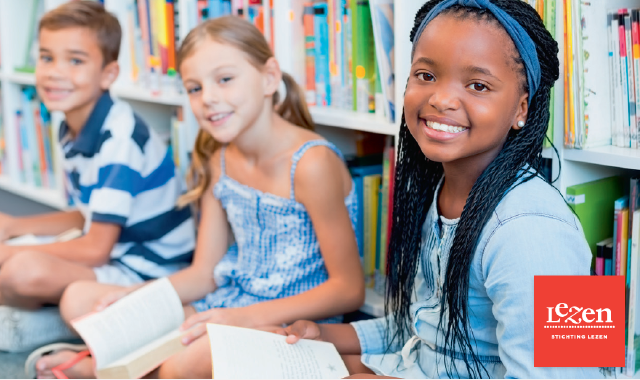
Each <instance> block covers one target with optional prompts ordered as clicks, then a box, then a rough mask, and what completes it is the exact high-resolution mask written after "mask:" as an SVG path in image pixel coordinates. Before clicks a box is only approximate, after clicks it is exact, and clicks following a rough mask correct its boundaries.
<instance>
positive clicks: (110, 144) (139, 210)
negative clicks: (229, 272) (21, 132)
mask: <svg viewBox="0 0 640 380" xmlns="http://www.w3.org/2000/svg"><path fill="white" fill-rule="evenodd" d="M120 39H121V29H120V25H119V23H118V20H117V19H116V18H115V17H114V16H113V15H111V14H110V13H108V12H106V11H105V10H104V8H103V6H102V5H101V4H99V3H97V2H89V1H79V2H75V1H74V2H69V3H66V4H64V5H62V6H60V7H58V8H56V9H54V10H52V11H50V12H48V13H47V14H45V15H44V16H43V18H42V19H41V21H40V25H39V46H40V57H39V60H38V63H37V65H36V88H37V91H38V94H39V96H40V97H41V99H42V101H43V102H44V104H45V105H46V107H47V108H48V109H49V110H51V111H62V112H64V114H65V121H64V122H63V123H62V125H61V126H60V134H59V138H60V144H61V146H62V149H63V153H64V159H63V168H64V172H65V178H66V182H67V183H66V184H67V189H68V191H69V193H70V195H71V196H72V198H73V200H74V203H75V204H76V205H77V207H78V209H79V211H70V212H59V213H54V214H47V215H39V216H34V217H28V218H11V217H9V216H7V215H0V242H1V241H4V240H5V239H7V238H10V237H12V236H18V235H23V234H26V233H32V234H36V235H57V234H60V233H62V232H64V231H67V230H68V229H70V228H73V227H76V228H82V229H83V230H84V235H83V236H82V237H80V238H78V239H75V240H71V241H68V242H61V243H52V244H46V245H40V246H36V247H31V248H30V249H28V250H27V249H26V247H11V246H6V245H2V244H0V305H7V306H15V307H19V308H29V309H34V308H39V307H41V306H43V305H47V304H57V303H58V302H59V300H60V297H61V295H62V292H63V291H64V289H65V287H66V286H67V285H69V284H70V283H72V282H74V281H78V280H89V281H97V282H100V283H104V284H113V285H121V286H128V285H133V284H136V283H140V282H143V281H146V280H149V279H152V278H156V277H162V276H166V275H168V274H170V273H172V272H174V271H176V270H178V269H181V268H183V267H185V266H187V265H188V264H189V262H190V261H191V256H192V253H193V249H194V246H195V229H194V225H193V220H192V218H191V213H190V211H189V209H188V208H185V209H177V208H176V207H175V204H176V200H177V198H178V196H179V195H180V193H181V190H182V186H181V180H180V177H179V176H177V175H176V169H175V166H174V163H173V161H172V159H171V156H170V154H168V152H167V147H166V146H165V145H164V144H163V142H162V141H161V140H160V139H159V137H158V136H157V135H156V134H155V133H154V132H153V131H152V130H151V129H149V128H148V127H147V126H146V125H145V124H144V122H143V121H142V120H141V119H140V118H138V116H137V115H135V114H134V113H133V111H132V110H131V108H130V107H129V105H128V104H126V103H122V102H114V101H113V100H112V99H111V97H110V96H109V92H108V89H109V86H110V85H111V84H112V83H113V82H114V81H115V79H116V78H117V76H118V72H119V67H118V62H117V59H118V53H119V48H120ZM7 306H0V322H3V321H5V320H8V319H10V318H9V315H11V316H12V318H13V320H15V319H16V318H15V315H16V314H15V313H16V312H18V311H19V309H15V308H10V307H7ZM19 312H21V313H22V315H23V319H22V322H24V321H28V320H37V317H36V316H37V314H34V312H31V314H30V313H29V312H26V311H19ZM35 313H37V312H35ZM18 320H20V318H18ZM24 323H26V324H28V322H24ZM2 325H3V324H2V323H0V326H2ZM4 325H10V324H6V323H5V324H4ZM14 325H15V324H14ZM4 329H6V327H0V350H17V349H18V348H16V345H18V346H20V348H22V349H28V348H29V347H31V346H37V345H40V344H43V343H46V341H52V340H56V339H60V336H53V335H52V334H53V331H52V330H55V328H46V329H44V327H43V328H42V329H44V331H42V332H41V333H39V334H36V333H35V332H34V331H33V330H31V332H30V333H29V335H30V336H32V338H33V339H34V340H35V341H29V340H30V339H28V338H27V339H25V336H24V335H23V336H22V338H21V339H18V338H16V337H17V335H16V334H18V333H17V332H16V331H15V330H16V329H19V328H18V327H15V326H14V327H12V328H11V329H12V330H11V331H3V330H4ZM38 330H40V329H38ZM60 330H64V331H65V333H66V331H67V330H66V329H65V328H63V327H60ZM47 334H48V335H47ZM60 334H62V331H61V332H60ZM18 335H19V334H18ZM36 335H39V336H36ZM3 336H5V338H2V337H3ZM16 340H19V341H16ZM25 340H26V341H25Z"/></svg>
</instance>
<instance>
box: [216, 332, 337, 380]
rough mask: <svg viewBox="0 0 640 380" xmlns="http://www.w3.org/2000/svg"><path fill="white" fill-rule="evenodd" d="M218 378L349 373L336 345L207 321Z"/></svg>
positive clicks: (316, 376)
mask: <svg viewBox="0 0 640 380" xmlns="http://www.w3.org/2000/svg"><path fill="white" fill-rule="evenodd" d="M207 331H208V333H209V341H210V344H211V358H212V363H213V377H214V378H215V379H337V378H342V377H345V376H349V371H347V367H345V365H344V363H343V362H342V359H341V358H340V354H338V351H337V350H336V348H335V346H334V345H333V344H331V343H327V342H318V341H313V340H304V339H303V340H300V341H299V342H298V343H296V344H289V343H287V342H285V339H286V337H285V336H282V335H276V334H272V333H268V332H265V331H259V330H251V329H245V328H241V327H233V326H223V325H214V324H207Z"/></svg>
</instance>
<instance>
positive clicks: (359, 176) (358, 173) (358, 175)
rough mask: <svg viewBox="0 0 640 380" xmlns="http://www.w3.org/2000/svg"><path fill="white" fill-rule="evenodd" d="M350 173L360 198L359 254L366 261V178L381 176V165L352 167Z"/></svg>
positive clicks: (357, 230) (357, 231)
mask: <svg viewBox="0 0 640 380" xmlns="http://www.w3.org/2000/svg"><path fill="white" fill-rule="evenodd" d="M349 171H350V172H351V176H352V177H353V182H354V184H355V187H356V196H357V198H358V219H357V223H356V239H357V241H358V252H359V253H360V259H362V260H363V261H364V225H365V215H364V210H365V207H366V205H365V201H364V177H366V176H370V175H375V174H377V175H381V174H382V166H381V165H371V166H356V167H350V168H349Z"/></svg>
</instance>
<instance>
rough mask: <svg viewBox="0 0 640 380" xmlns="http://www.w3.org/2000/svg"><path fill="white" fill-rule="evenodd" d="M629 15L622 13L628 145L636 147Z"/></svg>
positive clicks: (633, 77) (634, 91)
mask: <svg viewBox="0 0 640 380" xmlns="http://www.w3.org/2000/svg"><path fill="white" fill-rule="evenodd" d="M631 30H632V26H631V15H630V14H629V13H627V14H625V15H624V33H625V47H626V49H627V80H628V81H629V83H628V88H629V139H630V143H629V146H630V147H631V148H634V149H635V148H637V147H638V140H637V135H636V133H637V129H636V88H635V73H634V72H633V66H634V63H633V43H632V38H631Z"/></svg>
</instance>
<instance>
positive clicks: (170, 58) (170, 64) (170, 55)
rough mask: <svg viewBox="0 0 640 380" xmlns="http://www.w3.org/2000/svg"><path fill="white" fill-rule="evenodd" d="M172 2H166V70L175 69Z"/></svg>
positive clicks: (170, 0)
mask: <svg viewBox="0 0 640 380" xmlns="http://www.w3.org/2000/svg"><path fill="white" fill-rule="evenodd" d="M173 2H174V0H166V4H165V7H166V11H165V14H166V26H167V69H169V68H172V69H175V68H176V33H175V32H176V23H175V18H174V17H175V9H174V5H173Z"/></svg>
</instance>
